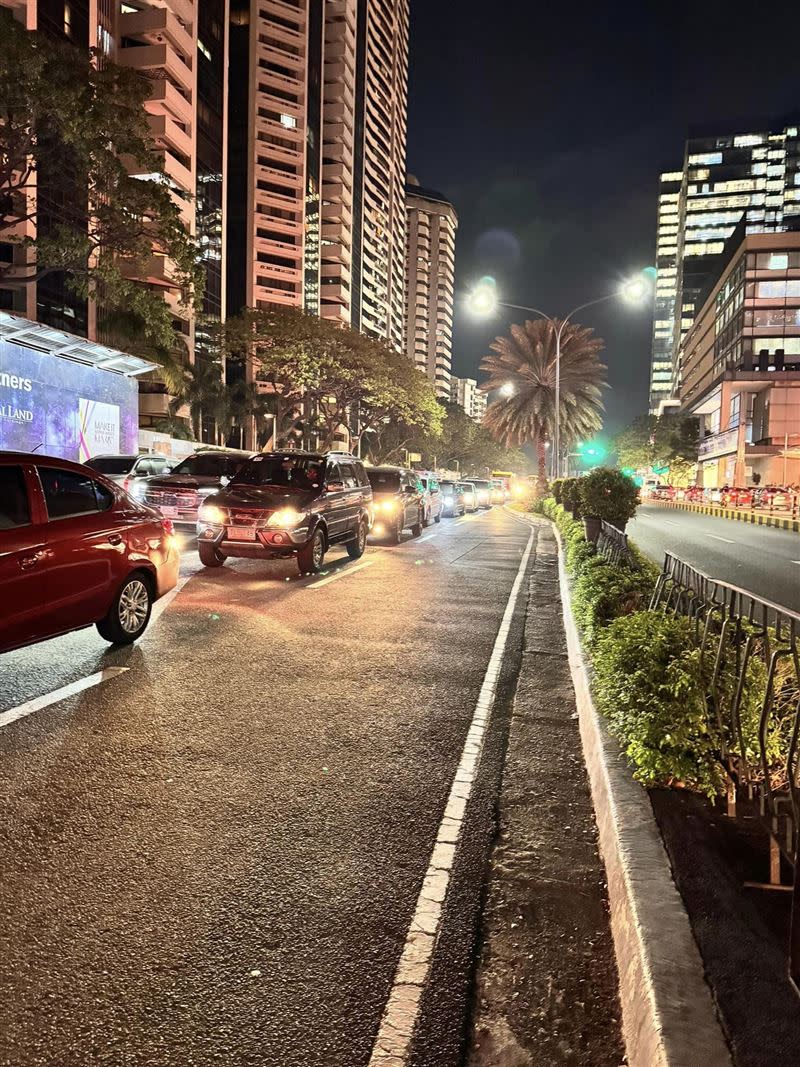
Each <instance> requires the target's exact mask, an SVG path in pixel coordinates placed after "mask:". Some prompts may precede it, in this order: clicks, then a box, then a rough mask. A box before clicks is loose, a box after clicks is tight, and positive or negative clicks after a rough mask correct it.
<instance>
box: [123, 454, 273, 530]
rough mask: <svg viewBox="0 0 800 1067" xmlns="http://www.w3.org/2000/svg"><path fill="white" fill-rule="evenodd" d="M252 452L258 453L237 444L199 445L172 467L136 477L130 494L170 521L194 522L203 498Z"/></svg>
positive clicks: (220, 484)
mask: <svg viewBox="0 0 800 1067" xmlns="http://www.w3.org/2000/svg"><path fill="white" fill-rule="evenodd" d="M254 455H258V453H257V452H243V451H241V450H240V449H238V448H199V449H198V450H197V451H196V452H193V453H192V454H191V456H187V457H186V459H184V460H182V461H181V462H180V463H179V464H178V465H177V467H173V469H172V472H171V473H170V474H160V475H157V476H156V477H155V478H141V479H139V480H138V481H136V482H135V483H134V484H133V486H132V495H133V496H134V497H135V498H136V499H137V500H141V501H142V502H143V503H145V504H150V505H151V506H152V507H154V508H158V510H159V511H160V512H161V514H162V515H163V516H164V517H165V518H167V519H172V521H173V522H185V523H192V524H194V523H195V522H197V513H198V509H199V508H200V506H201V504H202V503H203V501H204V500H205V498H206V497H208V496H210V494H211V493H216V492H217V490H218V489H220V488H221V487H222V486H225V485H227V484H228V482H229V481H230V479H231V478H232V477H233V476H234V474H236V472H237V471H238V469H239V468H240V467H241V466H242V464H243V463H246V462H247V460H248V459H250V458H251V457H252V456H254Z"/></svg>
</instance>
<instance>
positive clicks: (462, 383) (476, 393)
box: [450, 375, 486, 422]
mask: <svg viewBox="0 0 800 1067" xmlns="http://www.w3.org/2000/svg"><path fill="white" fill-rule="evenodd" d="M450 401H451V403H453V404H458V406H459V407H460V408H463V409H464V412H465V414H467V415H469V417H470V418H471V419H474V420H475V422H482V421H483V416H484V415H485V414H486V393H484V392H481V390H480V389H479V388H478V383H477V382H476V381H475V379H474V378H457V377H456V376H455V375H452V376H451V378H450Z"/></svg>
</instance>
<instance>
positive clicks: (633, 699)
mask: <svg viewBox="0 0 800 1067" xmlns="http://www.w3.org/2000/svg"><path fill="white" fill-rule="evenodd" d="M592 662H593V667H594V676H595V678H594V681H595V684H594V695H595V700H596V702H597V707H598V709H599V711H600V712H601V713H602V714H603V715H604V716H605V717H606V719H607V720H608V724H609V728H610V730H611V732H612V733H613V734H614V736H615V737H616V738H617V739H618V740H619V741H620V743H621V744H622V746H623V748H624V750H625V754H626V756H627V757H628V759H629V760H630V762H631V764H632V765H633V773H634V777H635V778H636V779H637V780H638V781H640V782H641V783H642V784H643V785H645V786H652V785H673V784H678V783H680V784H682V785H686V786H689V787H690V788H692V789H696V790H698V791H700V792H702V793H705V794H706V795H707V796H710V797H713V796H715V795H716V794H717V792H718V791H719V789H720V787H721V784H722V769H721V767H720V764H719V762H718V753H719V750H720V738H719V737H718V736H717V732H716V729H714V728H712V726H711V718H710V716H709V713H708V706H707V703H706V685H705V679H704V672H703V669H702V665H701V657H700V651H699V649H698V648H697V647H696V645H695V642H694V635H693V630H692V624H691V623H690V622H689V620H688V619H684V618H680V617H675V616H670V615H662V614H660V613H658V612H651V611H639V612H635V613H634V614H632V615H627V616H624V617H622V618H619V619H615V620H614V621H613V622H611V623H610V625H609V626H608V627H607V628H606V629H605V630H604V631H603V632H601V633H599V634H598V636H597V641H596V643H595V646H594V649H593V656H592Z"/></svg>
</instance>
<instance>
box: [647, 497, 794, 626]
mask: <svg viewBox="0 0 800 1067" xmlns="http://www.w3.org/2000/svg"><path fill="white" fill-rule="evenodd" d="M627 533H628V534H629V535H630V537H631V538H632V540H633V541H635V543H636V544H637V545H638V546H639V548H641V549H642V551H643V552H645V553H646V554H647V555H648V556H650V557H651V558H652V559H653V560H655V562H656V563H658V564H659V565H660V564H662V563H663V562H664V553H665V552H671V553H672V554H673V555H675V556H678V557H679V558H680V559H682V560H684V561H685V562H686V563H689V564H690V565H691V566H693V567H697V568H699V569H700V570H701V571H704V572H705V573H706V574H708V575H709V576H710V577H711V578H719V579H721V580H722V581H724V582H731V583H732V584H733V585H738V586H740V587H741V588H743V589H747V590H749V591H750V592H752V593H755V594H756V595H757V596H761V597H764V598H765V599H766V600H771V601H772V602H773V603H775V604H780V605H782V606H784V607H787V608H791V609H792V610H793V611H800V534H796V533H793V532H792V531H791V530H778V529H775V528H773V527H771V526H755V525H752V524H751V523H748V522H739V521H738V520H736V519H718V518H715V517H714V516H712V515H701V514H698V513H697V512H693V511H681V510H680V509H679V508H664V507H660V506H659V505H658V504H650V505H647V504H642V505H641V506H640V507H639V509H638V511H637V512H636V518H635V519H634V520H633V521H632V522H629V523H628V527H627Z"/></svg>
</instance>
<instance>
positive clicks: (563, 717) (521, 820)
mask: <svg viewBox="0 0 800 1067" xmlns="http://www.w3.org/2000/svg"><path fill="white" fill-rule="evenodd" d="M527 607H528V614H527V621H526V634H525V651H524V653H523V664H522V669H521V671H520V677H519V683H518V687H517V694H516V699H515V706H514V712H513V718H512V723H511V734H510V738H509V746H508V754H507V759H506V765H505V769H504V772H503V786H502V793H501V797H500V800H499V813H498V820H499V826H498V839H497V843H496V846H495V849H494V853H493V857H492V864H491V872H490V876H489V884H488V888H487V897H486V906H485V910H484V915H483V926H482V939H483V940H482V951H481V959H480V963H479V967H478V973H477V978H476V986H475V991H474V1021H473V1029H472V1037H471V1046H470V1050H469V1054H468V1063H469V1064H470V1067H543V1065H545V1064H546V1065H548V1067H555V1065H562V1064H564V1065H575V1067H618V1065H619V1064H621V1063H624V1062H625V1060H624V1051H623V1046H622V1038H621V1034H620V1027H619V1018H620V1009H619V1001H618V998H617V972H616V964H615V960H614V948H613V943H612V939H611V931H610V928H609V921H608V904H607V895H606V886H605V872H604V869H603V864H602V861H601V859H600V856H599V855H598V851H597V834H596V827H595V820H594V812H593V809H592V803H591V798H590V795H589V784H588V781H587V778H586V771H585V768H584V765H583V759H582V754H581V741H580V736H579V732H578V722H577V712H576V707H575V698H574V693H573V690H572V682H571V679H570V671H569V664H568V662H567V658H566V648H565V643H564V632H563V624H562V618H561V604H560V597H559V588H558V573H557V567H556V554H555V543H554V541H553V537H552V534H551V533H550V531H549V529H547V530H545V529H540V530H539V533H538V544H537V556H536V561H535V565H534V568H533V570H532V572H531V578H530V585H529V594H528V605H527Z"/></svg>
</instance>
